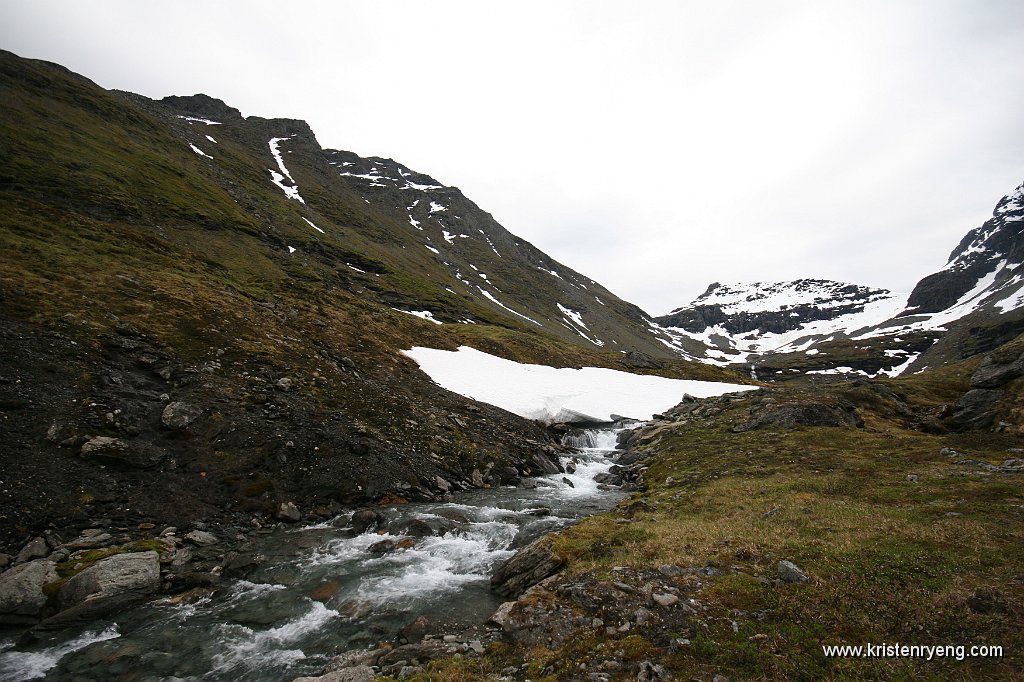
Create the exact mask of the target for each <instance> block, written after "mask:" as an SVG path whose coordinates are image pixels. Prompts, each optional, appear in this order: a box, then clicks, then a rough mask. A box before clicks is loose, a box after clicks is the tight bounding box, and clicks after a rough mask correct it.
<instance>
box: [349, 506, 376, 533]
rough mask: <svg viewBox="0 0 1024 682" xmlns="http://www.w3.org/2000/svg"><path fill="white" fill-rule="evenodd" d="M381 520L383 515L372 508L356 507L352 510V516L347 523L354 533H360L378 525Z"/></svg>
mask: <svg viewBox="0 0 1024 682" xmlns="http://www.w3.org/2000/svg"><path fill="white" fill-rule="evenodd" d="M383 520H384V517H382V516H381V515H380V514H379V513H377V512H375V511H374V510H372V509H357V510H355V511H354V512H352V518H351V519H349V522H348V523H349V525H350V526H352V530H353V531H354V532H355V533H356V535H362V534H363V533H365V532H367V531H370V530H373V529H374V528H376V527H377V526H379V525H380V523H381V521H383Z"/></svg>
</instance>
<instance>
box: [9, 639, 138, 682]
mask: <svg viewBox="0 0 1024 682" xmlns="http://www.w3.org/2000/svg"><path fill="white" fill-rule="evenodd" d="M120 636H121V633H120V632H119V631H118V629H117V626H116V625H111V626H110V627H108V628H106V629H105V630H90V631H88V632H84V633H82V634H81V635H79V636H78V637H76V638H75V639H72V640H69V641H67V642H64V643H62V644H58V645H57V646H53V647H50V648H48V649H43V650H42V651H12V650H11V649H12V648H13V646H14V643H13V642H11V643H10V644H9V645H3V646H4V650H3V652H2V653H0V682H22V680H38V679H40V678H43V677H45V676H46V673H47V672H49V671H50V670H51V669H53V668H54V667H56V665H57V663H59V662H60V659H62V658H64V657H65V656H67V655H68V654H70V653H73V652H75V651H79V650H81V649H84V648H85V647H87V646H89V645H90V644H95V643H96V642H105V641H106V640H108V639H116V638H117V637H120Z"/></svg>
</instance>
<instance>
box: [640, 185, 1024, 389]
mask: <svg viewBox="0 0 1024 682" xmlns="http://www.w3.org/2000/svg"><path fill="white" fill-rule="evenodd" d="M1022 227H1024V184H1022V185H1021V186H1018V187H1017V188H1016V189H1015V190H1014V191H1013V192H1011V193H1010V194H1008V195H1006V196H1005V197H1003V198H1002V199H1001V200H1000V201H999V202H998V203H997V205H996V208H995V210H994V211H993V214H992V218H990V219H989V220H988V221H986V222H985V223H984V224H983V225H982V226H981V227H978V228H976V229H974V230H971V231H970V232H969V233H968V234H967V235H966V236H965V237H964V239H963V240H962V241H961V242H960V244H959V245H958V246H957V248H956V249H954V250H953V252H952V253H951V254H950V257H949V262H948V263H947V264H946V265H945V267H943V268H942V270H940V271H939V272H936V273H934V274H932V275H929V276H928V277H925V278H924V279H922V280H921V281H920V282H919V283H918V284H917V286H916V287H915V288H914V290H913V292H911V293H910V294H909V296H908V295H905V294H894V293H892V292H890V291H887V290H884V289H872V288H869V287H864V286H859V285H855V284H846V283H842V282H834V281H830V280H817V279H802V280H797V281H793V282H768V283H765V282H755V283H752V284H719V283H717V282H716V283H715V284H712V285H711V286H710V287H708V290H707V291H705V292H704V293H703V294H701V295H700V296H699V297H697V299H695V300H694V301H693V302H692V303H690V304H689V305H687V306H684V307H682V308H678V309H676V310H673V311H672V312H671V313H669V314H668V315H664V316H661V317H656V318H654V319H653V320H652V321H650V322H649V325H650V326H651V328H652V331H653V332H654V333H655V335H656V336H658V338H659V340H661V341H662V343H664V344H665V345H668V346H671V347H674V348H676V350H677V352H679V353H680V355H682V356H683V357H687V358H691V359H695V360H699V361H701V362H705V363H709V364H716V365H731V364H737V363H742V364H748V365H752V366H756V367H759V368H761V375H762V378H765V377H766V376H777V375H781V376H782V377H788V376H792V375H794V374H851V373H852V374H864V375H869V376H876V375H878V374H886V375H889V376H896V375H898V374H901V373H903V372H905V371H907V370H911V369H913V370H914V371H919V370H921V369H923V368H924V367H926V366H934V365H935V364H942V363H943V362H945V361H947V360H950V359H959V358H963V357H969V356H971V355H974V354H976V353H981V352H985V351H987V350H991V349H992V348H995V347H996V346H998V345H1000V344H1002V343H1005V342H1006V341H1009V340H1010V339H1012V338H1014V337H1015V336H1016V335H1017V334H1019V333H1021V331H1024V271H1022V270H1019V269H1018V268H1019V267H1020V265H1021V263H1022V262H1024V239H1022V237H1021V230H1022ZM766 370H767V375H766V373H765V371H766Z"/></svg>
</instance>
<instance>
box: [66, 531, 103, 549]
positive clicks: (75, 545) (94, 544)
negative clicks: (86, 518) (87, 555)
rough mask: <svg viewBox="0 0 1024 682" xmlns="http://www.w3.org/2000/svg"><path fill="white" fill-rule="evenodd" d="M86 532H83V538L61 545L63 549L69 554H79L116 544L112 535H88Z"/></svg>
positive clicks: (100, 533)
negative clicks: (84, 550)
mask: <svg viewBox="0 0 1024 682" xmlns="http://www.w3.org/2000/svg"><path fill="white" fill-rule="evenodd" d="M85 533H86V531H82V536H81V537H78V538H75V539H74V540H71V541H70V542H65V543H64V544H63V545H61V549H66V550H68V551H69V552H77V551H79V550H82V549H100V548H101V547H109V546H110V545H112V544H114V536H113V535H111V534H110V533H104V532H102V531H101V532H99V533H97V534H91V535H86V534H85Z"/></svg>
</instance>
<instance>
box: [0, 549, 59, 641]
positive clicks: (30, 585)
mask: <svg viewBox="0 0 1024 682" xmlns="http://www.w3.org/2000/svg"><path fill="white" fill-rule="evenodd" d="M59 579H60V576H58V575H57V569H56V567H55V566H54V564H53V562H51V561H42V560H40V561H31V562H29V563H25V564H19V565H18V566H15V567H14V568H12V569H11V570H9V571H5V572H4V573H2V574H0V624H2V625H7V626H14V625H28V624H31V623H34V622H36V621H37V620H38V616H39V614H40V612H41V611H42V610H43V607H44V606H46V595H45V594H43V585H46V584H47V583H52V582H54V581H56V580H59Z"/></svg>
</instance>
